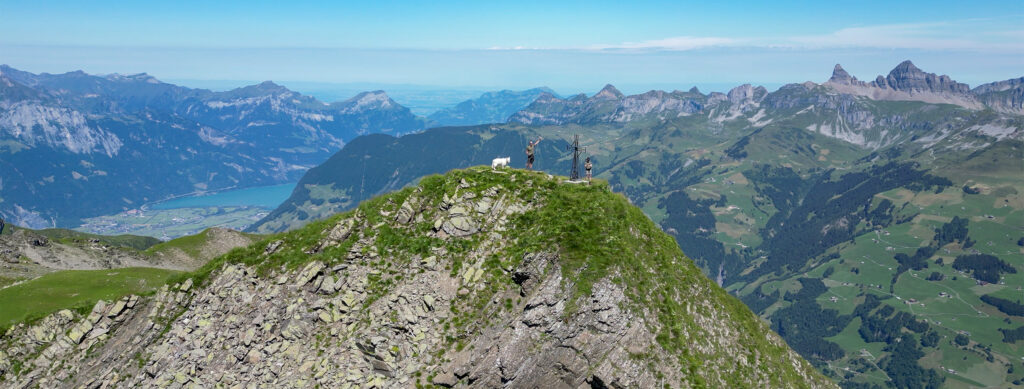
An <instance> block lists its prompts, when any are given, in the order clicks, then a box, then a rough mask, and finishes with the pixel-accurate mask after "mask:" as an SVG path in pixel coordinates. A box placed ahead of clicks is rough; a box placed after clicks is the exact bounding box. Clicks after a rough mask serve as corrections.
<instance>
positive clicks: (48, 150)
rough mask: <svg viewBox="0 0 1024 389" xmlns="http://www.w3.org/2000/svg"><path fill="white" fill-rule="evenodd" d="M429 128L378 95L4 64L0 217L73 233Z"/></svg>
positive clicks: (278, 177) (0, 77)
mask: <svg viewBox="0 0 1024 389" xmlns="http://www.w3.org/2000/svg"><path fill="white" fill-rule="evenodd" d="M427 124H428V123H427V121H426V120H425V119H423V118H419V117H416V116H415V115H413V114H412V113H411V112H409V110H408V109H406V108H405V107H402V106H401V105H398V104H397V103H395V102H394V101H393V100H391V99H390V98H388V96H387V95H386V94H384V92H382V91H376V92H366V93H362V94H360V95H358V96H355V97H353V98H352V99H349V100H346V101H342V102H335V103H331V104H325V103H322V102H319V101H317V100H316V99H314V98H312V97H309V96H303V95H301V94H298V93H296V92H292V91H290V90H288V89H287V88H285V87H283V86H280V85H277V84H274V83H273V82H269V81H267V82H264V83H262V84H259V85H252V86H248V87H244V88H239V89H235V90H231V91H227V92H211V91H208V90H202V89H189V88H184V87H180V86H176V85H171V84H166V83H162V82H160V81H159V80H157V79H155V78H153V77H151V76H148V75H146V74H137V75H130V76H122V75H116V74H115V75H108V76H93V75H88V74H85V73H83V72H80V71H79V72H72V73H65V74H59V75H53V74H46V73H43V74H38V75H36V74H32V73H28V72H23V71H19V70H16V69H12V68H10V67H7V66H0V155H2V156H3V158H0V167H2V169H0V190H2V196H0V215H2V216H4V217H6V218H7V219H8V220H9V221H12V222H14V223H16V224H20V225H26V226H35V227H41V226H52V225H61V226H67V225H76V221H77V220H79V219H80V218H83V217H89V216H97V215H101V214H107V213H113V212H117V211H121V210H123V209H130V208H136V207H138V206H140V205H141V204H143V203H145V202H150V201H155V200H159V199H163V198H167V197H170V196H173V195H181V194H185V193H190V192H193V191H206V190H216V189H224V188H236V187H246V186H257V185H269V184H274V183H281V182H287V181H292V180H295V179H297V178H298V177H299V176H300V175H301V174H302V172H304V171H305V170H306V169H308V168H309V167H310V166H313V165H316V164H318V163H320V162H322V161H323V160H324V159H326V158H327V157H328V156H330V155H331V154H332V153H334V152H335V151H337V150H338V149H340V148H341V147H342V146H343V145H344V144H345V142H347V141H349V140H351V139H353V138H355V137H356V136H359V135H363V134H370V133H388V134H394V135H400V134H404V133H408V132H411V131H416V130H420V129H423V128H425V127H427Z"/></svg>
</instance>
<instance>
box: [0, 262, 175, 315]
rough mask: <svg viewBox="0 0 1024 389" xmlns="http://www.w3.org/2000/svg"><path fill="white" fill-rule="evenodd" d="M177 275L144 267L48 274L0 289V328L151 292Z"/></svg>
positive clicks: (169, 271) (66, 271)
mask: <svg viewBox="0 0 1024 389" xmlns="http://www.w3.org/2000/svg"><path fill="white" fill-rule="evenodd" d="M178 273H179V272H177V271H173V270H165V269H154V268H145V267H137V268H124V269H111V270H65V271H59V272H55V273H50V274H47V275H44V276H42V277H39V278H36V279H34V280H31V281H27V282H24V283H21V284H18V285H14V286H11V287H8V288H4V289H0V328H6V327H9V326H11V325H13V324H16V323H20V322H28V321H32V320H34V319H37V318H41V317H43V316H46V315H48V314H50V313H53V312H56V311H58V310H61V309H78V308H84V309H88V308H91V307H92V305H93V304H94V303H95V302H96V301H98V300H110V299H115V298H118V297H121V296H124V295H127V294H142V293H146V292H150V291H153V290H155V289H157V288H159V287H160V286H161V285H163V284H164V283H165V282H166V281H167V279H169V278H170V277H171V276H174V275H175V274H178Z"/></svg>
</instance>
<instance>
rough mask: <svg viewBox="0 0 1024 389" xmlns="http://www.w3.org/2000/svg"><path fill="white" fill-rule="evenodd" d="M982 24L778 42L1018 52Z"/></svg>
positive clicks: (855, 31) (1015, 44)
mask: <svg viewBox="0 0 1024 389" xmlns="http://www.w3.org/2000/svg"><path fill="white" fill-rule="evenodd" d="M1006 32H1010V31H1005V32H1003V31H992V30H990V29H986V28H984V26H983V21H980V20H967V21H958V22H939V23H915V24H887V25H877V26H863V27H848V28H843V29H840V30H837V31H835V32H832V33H829V34H823V35H806V36H794V37H789V38H786V39H784V40H783V41H781V42H778V43H779V45H782V46H787V45H788V46H795V47H801V48H848V47H864V48H883V49H922V50H1015V49H1016V50H1020V49H1024V44H1022V43H1021V42H1020V41H1016V40H1014V39H1006V38H1004V37H1000V35H1002V34H1003V33H1006Z"/></svg>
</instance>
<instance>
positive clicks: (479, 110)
mask: <svg viewBox="0 0 1024 389" xmlns="http://www.w3.org/2000/svg"><path fill="white" fill-rule="evenodd" d="M545 93H547V94H550V95H553V96H554V95H556V93H555V91H553V90H551V89H548V88H547V87H541V88H533V89H527V90H524V91H512V90H502V91H497V92H487V93H484V94H482V95H480V97H478V98H475V99H471V100H466V101H463V102H461V103H459V104H458V105H456V106H454V107H452V108H447V109H443V110H440V111H437V112H435V113H433V114H431V115H430V116H429V118H430V119H431V120H433V121H435V122H437V124H439V125H442V126H472V125H477V124H486V123H504V122H505V121H506V120H508V118H509V116H512V114H514V113H516V112H518V111H519V110H521V109H523V108H526V106H528V105H530V103H532V102H533V101H534V100H536V99H537V97H540V95H542V94H545Z"/></svg>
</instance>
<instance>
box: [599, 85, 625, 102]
mask: <svg viewBox="0 0 1024 389" xmlns="http://www.w3.org/2000/svg"><path fill="white" fill-rule="evenodd" d="M623 97H625V95H623V94H622V92H619V90H618V89H616V88H615V87H614V86H613V85H612V84H608V85H605V86H604V88H601V91H600V92H597V94H595V95H594V97H592V98H594V99H621V98H623Z"/></svg>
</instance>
